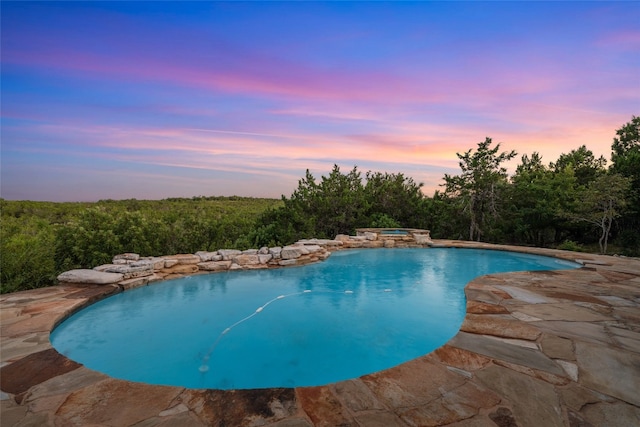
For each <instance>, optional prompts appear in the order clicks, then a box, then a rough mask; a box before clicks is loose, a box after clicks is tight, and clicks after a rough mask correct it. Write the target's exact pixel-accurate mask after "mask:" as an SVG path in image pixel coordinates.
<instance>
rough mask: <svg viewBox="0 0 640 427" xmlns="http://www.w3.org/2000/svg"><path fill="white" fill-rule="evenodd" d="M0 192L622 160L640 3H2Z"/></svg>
mask: <svg viewBox="0 0 640 427" xmlns="http://www.w3.org/2000/svg"><path fill="white" fill-rule="evenodd" d="M1 7H2V10H1V12H2V22H1V24H2V26H1V31H2V34H1V35H2V46H1V47H2V50H1V66H2V69H1V73H2V82H1V91H2V93H1V95H2V98H1V106H2V107H1V126H2V135H1V136H2V141H1V144H2V145H1V166H2V169H1V185H2V187H1V192H0V196H1V197H4V198H5V199H11V200H16V199H31V200H51V201H93V200H98V199H107V198H111V199H124V198H137V199H160V198H166V197H192V196H199V195H203V196H229V195H240V196H252V197H280V195H282V194H284V195H286V196H289V195H290V194H291V193H292V192H293V190H295V188H296V186H297V181H298V179H300V178H301V177H302V176H304V173H305V170H306V169H310V170H311V172H312V173H313V174H314V175H315V176H316V177H318V178H319V177H320V176H322V175H327V174H328V173H329V172H330V171H331V168H332V166H333V164H334V163H335V164H338V165H339V166H340V167H341V169H342V170H343V171H344V172H347V171H349V170H350V169H351V168H352V167H353V166H355V165H357V166H358V168H359V169H360V170H361V171H362V172H366V171H367V170H373V171H382V172H390V173H398V172H401V173H404V174H405V175H407V176H410V177H412V178H414V180H416V181H418V182H424V184H425V187H424V190H425V194H427V195H432V194H433V191H434V190H436V189H438V188H439V187H438V186H439V184H441V183H442V182H443V181H442V177H443V175H444V174H445V173H449V174H456V173H458V172H459V168H458V159H457V157H456V152H464V151H466V150H468V149H470V148H475V147H476V146H477V144H478V143H479V142H481V141H483V140H484V138H485V137H487V136H488V137H491V138H493V140H494V141H495V142H500V143H502V146H501V147H502V148H503V149H504V150H516V151H517V152H518V156H517V158H516V159H517V161H514V163H513V164H511V170H513V169H514V166H515V164H516V163H517V162H519V159H520V156H521V155H522V154H531V153H532V152H534V151H537V152H539V153H540V154H541V155H542V157H543V161H544V162H545V163H548V162H552V161H555V160H556V159H557V157H558V156H559V155H560V154H561V153H568V152H569V151H571V150H573V149H577V148H578V147H579V146H580V145H583V144H584V145H586V146H587V148H589V149H590V150H592V151H593V152H594V154H596V156H600V155H604V157H605V158H607V159H609V158H610V150H611V142H612V140H613V138H614V136H615V130H616V129H618V128H620V127H621V126H622V125H623V124H625V123H626V122H628V121H630V120H631V118H632V116H633V115H636V116H637V115H640V2H638V1H632V2H598V1H592V2H517V1H516V2H481V1H476V2H456V1H451V2H354V3H351V2H326V3H315V2H246V3H245V2H193V3H177V2H176V3H174V2H106V3H98V2H90V3H83V2H69V3H59V2H44V3H36V2H7V1H2V3H1Z"/></svg>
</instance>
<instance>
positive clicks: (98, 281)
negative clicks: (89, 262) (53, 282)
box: [58, 269, 124, 285]
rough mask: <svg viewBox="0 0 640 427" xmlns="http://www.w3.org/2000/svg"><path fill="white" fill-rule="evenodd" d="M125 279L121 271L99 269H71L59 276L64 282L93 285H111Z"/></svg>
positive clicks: (60, 280) (59, 279)
mask: <svg viewBox="0 0 640 427" xmlns="http://www.w3.org/2000/svg"><path fill="white" fill-rule="evenodd" d="M123 279H124V275H123V274H121V273H107V272H104V271H98V270H89V269H77V270H69V271H65V272H64V273H62V274H60V275H59V276H58V281H59V282H62V283H83V284H91V285H111V284H113V283H118V282H120V281H122V280H123Z"/></svg>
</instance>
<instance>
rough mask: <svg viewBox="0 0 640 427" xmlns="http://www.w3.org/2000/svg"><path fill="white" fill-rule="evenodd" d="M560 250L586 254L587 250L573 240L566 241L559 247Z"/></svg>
mask: <svg viewBox="0 0 640 427" xmlns="http://www.w3.org/2000/svg"><path fill="white" fill-rule="evenodd" d="M558 249H562V250H564V251H573V252H584V251H585V249H584V248H583V247H582V246H580V245H579V244H577V243H576V242H574V241H573V240H565V241H564V242H562V243H561V244H560V245H558Z"/></svg>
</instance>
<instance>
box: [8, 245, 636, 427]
mask: <svg viewBox="0 0 640 427" xmlns="http://www.w3.org/2000/svg"><path fill="white" fill-rule="evenodd" d="M435 244H436V245H444V246H456V247H474V248H487V249H503V250H516V251H520V252H527V253H534V254H540V255H551V256H556V257H559V258H562V259H566V260H578V261H579V262H581V263H582V264H583V265H584V267H583V268H581V269H577V270H563V271H549V272H543V271H538V272H520V273H507V274H495V275H488V276H484V277H480V278H477V279H475V280H473V281H472V282H470V283H469V284H468V285H467V287H466V288H465V292H466V297H467V316H466V318H465V321H464V323H463V325H462V327H461V329H460V332H459V333H458V334H457V335H456V336H455V337H454V338H453V339H452V340H451V341H449V342H448V343H447V344H446V345H444V346H443V347H441V348H439V349H438V350H436V351H434V352H433V353H430V354H427V355H424V356H422V357H420V358H417V359H414V360H412V361H409V362H406V363H403V364H402V365H399V366H397V367H394V368H391V369H387V370H385V371H381V372H376V373H374V374H370V375H365V376H363V377H360V378H355V379H352V380H348V381H342V382H338V383H335V384H329V385H326V386H319V387H301V388H295V389H290V388H278V389H260V390H230V391H223V390H192V389H185V388H181V387H168V386H154V385H148V384H141V383H134V382H129V381H123V380H118V379H114V378H110V377H108V376H106V375H104V374H101V373H98V372H95V371H91V370H89V369H87V368H85V367H84V366H82V365H80V364H78V363H76V362H73V361H71V360H69V359H67V358H65V357H64V356H62V355H60V354H59V353H58V352H57V351H56V350H55V349H53V348H52V347H51V343H50V342H49V332H50V331H51V330H52V329H53V328H54V327H55V326H56V325H57V324H58V323H59V322H60V321H61V320H62V319H64V318H65V317H66V316H68V315H69V314H70V313H72V312H75V311H76V310H78V309H79V308H81V307H84V306H86V305H88V304H91V303H92V302H95V301H96V300H98V299H101V298H104V297H106V296H108V295H110V294H113V293H115V292H120V291H121V289H120V288H119V287H118V286H117V285H104V286H98V285H92V286H54V287H49V288H42V289H36V290H32V291H25V292H17V293H13V294H5V295H2V296H0V321H1V324H0V335H1V347H0V352H1V354H0V359H1V368H0V389H1V390H2V392H1V393H0V425H2V426H3V427H8V426H48V425H51V426H91V425H93V426H138V427H142V426H167V427H169V426H226V427H229V426H273V427H276V426H277V427H309V426H363V427H364V426H367V427H375V426H384V427H393V426H403V427H404V426H441V425H448V426H458V427H463V426H464V427H472V426H499V427H506V426H521V427H524V426H571V427H573V426H631V425H640V260H639V259H631V258H624V257H613V256H599V255H591V254H580V253H575V252H565V251H555V250H547V249H538V248H522V247H510V246H496V245H489V244H482V243H472V242H458V241H442V240H441V241H435ZM372 250H373V249H372ZM424 250H429V249H424Z"/></svg>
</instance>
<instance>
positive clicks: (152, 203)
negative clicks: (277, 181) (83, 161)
mask: <svg viewBox="0 0 640 427" xmlns="http://www.w3.org/2000/svg"><path fill="white" fill-rule="evenodd" d="M280 204H281V202H280V201H279V200H274V199H254V198H241V197H228V198H226V197H194V198H191V199H166V200H135V199H132V200H120V201H114V200H104V201H100V202H97V203H52V202H33V201H8V200H2V199H0V208H1V209H2V221H1V222H0V244H1V247H0V254H1V256H0V274H1V276H0V285H1V291H2V293H5V292H13V291H16V290H23V289H31V288H36V287H41V286H48V285H51V284H53V283H55V277H56V276H57V275H58V274H60V273H61V272H63V271H66V270H69V269H73V268H92V267H95V266H97V265H100V264H105V263H108V262H110V261H111V259H112V258H113V256H114V255H116V254H119V253H124V252H135V253H138V254H140V255H142V256H152V255H167V254H176V253H194V252H196V251H199V250H217V249H222V248H239V247H242V246H243V245H246V243H245V242H246V236H247V235H248V234H249V233H250V231H251V230H252V228H253V225H254V223H255V221H256V218H257V217H258V215H260V214H261V213H262V212H263V211H264V210H265V209H269V208H274V207H277V206H279V205H280Z"/></svg>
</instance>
